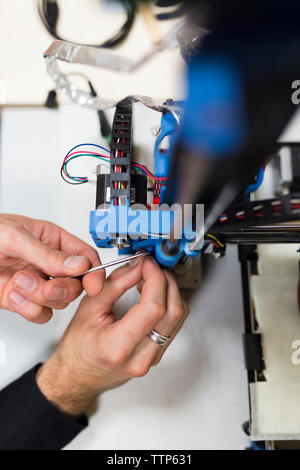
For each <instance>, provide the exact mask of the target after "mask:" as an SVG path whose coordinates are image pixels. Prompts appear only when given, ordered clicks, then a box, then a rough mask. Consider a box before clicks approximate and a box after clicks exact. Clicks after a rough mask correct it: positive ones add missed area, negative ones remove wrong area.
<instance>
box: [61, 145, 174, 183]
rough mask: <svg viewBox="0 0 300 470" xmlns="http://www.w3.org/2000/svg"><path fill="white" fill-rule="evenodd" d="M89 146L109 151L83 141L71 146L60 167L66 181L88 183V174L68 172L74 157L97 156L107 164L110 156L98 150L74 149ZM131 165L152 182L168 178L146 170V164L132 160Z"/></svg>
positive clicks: (163, 181) (164, 180)
mask: <svg viewBox="0 0 300 470" xmlns="http://www.w3.org/2000/svg"><path fill="white" fill-rule="evenodd" d="M89 146H92V147H96V148H97V149H100V150H102V151H104V152H108V153H110V151H109V150H108V149H106V148H105V147H102V146H101V145H98V144H91V143H84V144H79V145H75V147H73V148H71V150H69V152H68V153H67V154H66V156H65V158H64V160H63V163H62V166H61V169H60V174H61V177H62V179H63V180H64V181H66V183H69V184H73V185H76V184H84V183H88V181H89V178H88V176H73V175H71V174H70V172H69V170H68V164H69V163H70V162H71V161H72V160H74V159H76V158H81V157H92V158H97V159H98V160H101V161H103V162H105V163H108V164H109V161H110V156H109V155H105V154H103V153H100V152H99V151H97V152H93V151H90V150H86V149H82V150H76V149H78V148H79V147H81V148H82V147H89ZM132 165H133V167H134V168H135V169H136V170H137V171H140V172H142V173H144V174H146V175H147V176H148V177H149V178H150V179H151V180H152V181H153V182H159V183H160V184H166V182H167V180H168V178H167V177H156V176H154V175H153V174H152V173H151V172H150V171H149V170H148V168H147V167H146V166H144V165H141V164H140V163H136V162H132Z"/></svg>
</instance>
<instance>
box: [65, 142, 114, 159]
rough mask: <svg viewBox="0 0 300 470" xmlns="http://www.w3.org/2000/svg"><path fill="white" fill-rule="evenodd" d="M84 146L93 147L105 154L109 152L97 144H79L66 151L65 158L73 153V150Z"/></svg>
mask: <svg viewBox="0 0 300 470" xmlns="http://www.w3.org/2000/svg"><path fill="white" fill-rule="evenodd" d="M84 145H92V146H93V147H98V148H99V149H102V150H104V151H105V152H108V153H110V151H109V150H108V149H106V148H105V147H102V146H101V145H98V144H79V145H75V147H73V148H72V149H71V150H69V151H68V153H67V155H66V157H67V156H68V155H70V153H72V152H73V150H75V149H77V148H78V147H83V146H84Z"/></svg>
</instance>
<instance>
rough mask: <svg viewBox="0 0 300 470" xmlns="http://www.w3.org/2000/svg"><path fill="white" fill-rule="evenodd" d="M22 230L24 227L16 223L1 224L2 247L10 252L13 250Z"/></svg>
mask: <svg viewBox="0 0 300 470" xmlns="http://www.w3.org/2000/svg"><path fill="white" fill-rule="evenodd" d="M21 232H22V227H21V226H20V225H18V224H16V223H12V222H9V223H5V224H1V230H0V248H1V249H2V250H4V251H6V252H8V253H10V252H12V251H13V247H14V244H15V243H16V242H17V241H18V238H19V236H20V234H21Z"/></svg>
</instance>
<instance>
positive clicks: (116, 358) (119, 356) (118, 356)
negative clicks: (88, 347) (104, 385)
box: [107, 349, 128, 368]
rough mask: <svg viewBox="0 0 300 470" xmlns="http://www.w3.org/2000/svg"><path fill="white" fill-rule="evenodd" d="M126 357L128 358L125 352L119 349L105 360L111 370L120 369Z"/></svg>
mask: <svg viewBox="0 0 300 470" xmlns="http://www.w3.org/2000/svg"><path fill="white" fill-rule="evenodd" d="M127 357H128V355H127V352H126V351H125V350H122V349H119V350H116V351H114V352H113V353H112V354H111V355H110V356H109V357H108V358H107V362H108V363H109V364H110V366H111V367H113V368H115V367H120V366H122V365H123V364H124V363H125V362H126V360H127Z"/></svg>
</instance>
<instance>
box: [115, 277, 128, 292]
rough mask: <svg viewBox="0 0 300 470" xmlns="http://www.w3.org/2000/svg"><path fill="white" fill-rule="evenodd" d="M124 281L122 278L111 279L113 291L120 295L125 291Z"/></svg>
mask: <svg viewBox="0 0 300 470" xmlns="http://www.w3.org/2000/svg"><path fill="white" fill-rule="evenodd" d="M125 282H126V280H125V279H124V278H123V277H116V278H113V289H114V290H115V292H118V293H120V294H121V295H122V294H124V293H125V291H126V284H125Z"/></svg>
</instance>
